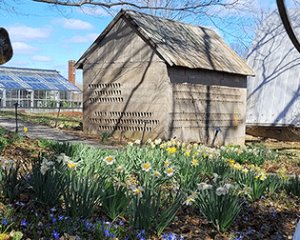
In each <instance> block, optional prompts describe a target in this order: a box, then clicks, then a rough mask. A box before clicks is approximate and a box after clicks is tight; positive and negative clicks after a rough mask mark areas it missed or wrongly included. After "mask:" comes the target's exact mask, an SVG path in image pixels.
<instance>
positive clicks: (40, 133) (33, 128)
mask: <svg viewBox="0 0 300 240" xmlns="http://www.w3.org/2000/svg"><path fill="white" fill-rule="evenodd" d="M0 127H2V128H4V129H6V130H8V131H10V132H15V131H16V120H15V119H10V118H6V117H4V116H0ZM24 127H27V131H26V132H25V131H24ZM18 133H19V134H22V135H24V136H27V137H29V138H33V139H47V140H53V141H56V142H70V143H83V144H88V145H91V146H94V147H100V148H108V149H112V150H116V149H119V147H117V146H108V145H103V144H100V143H97V142H94V141H89V140H86V139H83V138H80V137H78V136H75V135H72V134H70V133H66V132H63V131H62V130H59V129H57V128H50V127H47V126H43V125H38V124H32V123H30V122H24V121H20V120H18Z"/></svg>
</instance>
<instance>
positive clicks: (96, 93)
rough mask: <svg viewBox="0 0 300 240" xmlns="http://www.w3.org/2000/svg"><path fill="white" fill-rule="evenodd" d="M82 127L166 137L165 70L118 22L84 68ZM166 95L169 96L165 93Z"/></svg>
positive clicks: (125, 25) (128, 28) (132, 31)
mask: <svg viewBox="0 0 300 240" xmlns="http://www.w3.org/2000/svg"><path fill="white" fill-rule="evenodd" d="M83 78H84V81H83V94H84V104H83V112H84V114H83V116H84V119H83V127H84V130H85V131H89V132H92V133H103V132H109V133H113V134H114V135H115V136H117V135H121V133H122V136H126V137H129V138H141V136H142V133H143V130H144V126H145V124H144V121H145V120H146V121H147V124H146V129H145V134H146V136H145V137H151V138H158V137H165V135H166V133H165V129H166V127H165V124H166V123H165V121H164V120H165V119H166V117H167V106H166V102H167V101H166V92H168V91H170V84H169V83H168V82H167V80H168V77H167V68H166V65H165V64H164V62H163V61H162V60H161V59H160V58H159V57H158V56H157V55H156V54H155V52H154V50H153V49H152V48H151V47H150V46H149V45H148V44H147V43H146V42H145V41H144V40H143V39H142V38H141V37H140V36H139V35H138V33H137V32H136V30H135V29H134V28H132V27H131V25H130V23H129V22H127V20H126V19H123V18H121V19H120V20H119V21H118V22H117V23H116V24H115V26H114V27H113V29H112V30H111V31H110V32H109V33H108V34H107V36H106V37H105V38H104V39H103V40H102V41H101V45H100V46H99V48H98V51H95V52H94V53H93V54H92V55H91V56H90V57H89V58H88V59H87V60H86V61H85V63H84V67H83ZM168 89H169V90H168Z"/></svg>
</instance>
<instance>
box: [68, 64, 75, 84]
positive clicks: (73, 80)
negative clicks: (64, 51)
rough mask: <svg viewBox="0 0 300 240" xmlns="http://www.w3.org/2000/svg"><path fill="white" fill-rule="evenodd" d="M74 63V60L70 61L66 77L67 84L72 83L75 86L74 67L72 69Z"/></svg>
mask: <svg viewBox="0 0 300 240" xmlns="http://www.w3.org/2000/svg"><path fill="white" fill-rule="evenodd" d="M74 64H75V61H74V60H70V61H69V68H68V69H69V76H68V80H69V82H71V83H73V84H74V85H75V80H76V79H75V77H76V75H75V67H74Z"/></svg>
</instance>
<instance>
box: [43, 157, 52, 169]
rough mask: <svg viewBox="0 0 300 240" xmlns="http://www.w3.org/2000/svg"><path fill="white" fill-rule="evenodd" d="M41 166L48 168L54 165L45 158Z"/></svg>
mask: <svg viewBox="0 0 300 240" xmlns="http://www.w3.org/2000/svg"><path fill="white" fill-rule="evenodd" d="M42 164H43V165H46V166H47V167H50V166H52V165H53V164H54V162H52V161H49V160H48V159H47V158H44V159H43V162H42Z"/></svg>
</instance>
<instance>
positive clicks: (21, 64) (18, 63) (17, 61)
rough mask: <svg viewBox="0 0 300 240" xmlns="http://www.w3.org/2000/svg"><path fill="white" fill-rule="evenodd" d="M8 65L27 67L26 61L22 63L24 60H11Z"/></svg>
mask: <svg viewBox="0 0 300 240" xmlns="http://www.w3.org/2000/svg"><path fill="white" fill-rule="evenodd" d="M9 65H11V66H27V65H29V63H28V62H27V61H24V60H13V59H12V60H11V61H10V62H9Z"/></svg>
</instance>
